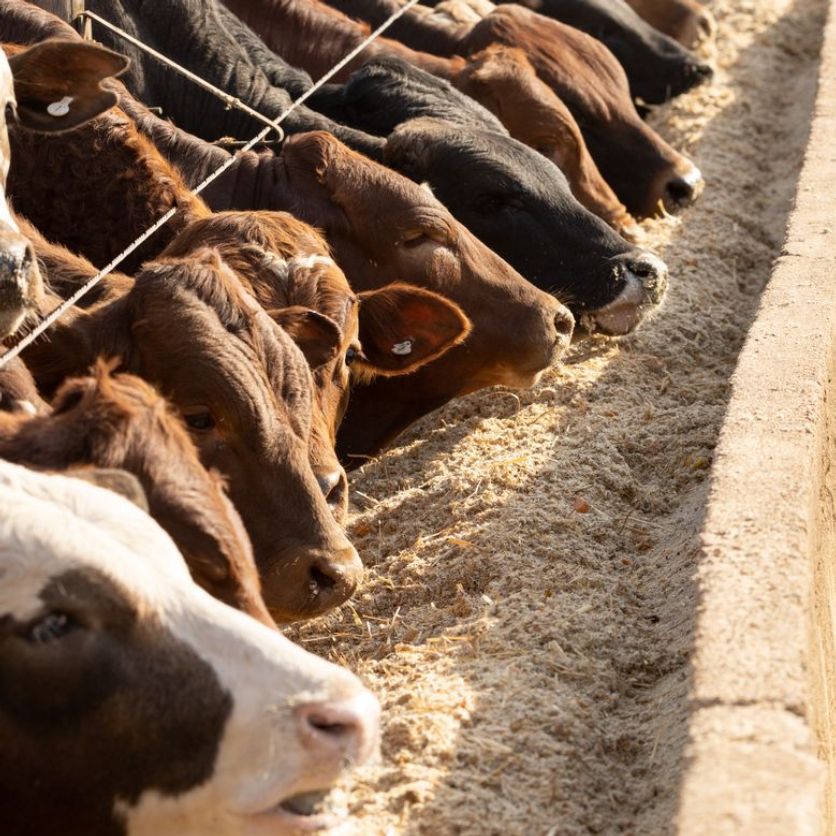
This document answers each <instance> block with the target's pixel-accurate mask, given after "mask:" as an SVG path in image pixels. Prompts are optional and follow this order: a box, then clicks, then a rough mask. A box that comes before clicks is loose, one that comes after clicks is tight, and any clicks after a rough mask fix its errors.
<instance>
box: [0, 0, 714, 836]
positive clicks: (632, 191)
mask: <svg viewBox="0 0 836 836" xmlns="http://www.w3.org/2000/svg"><path fill="white" fill-rule="evenodd" d="M499 2H500V5H494V4H493V3H491V2H489V0H441V2H436V3H433V2H432V0H430V3H429V5H415V6H412V7H411V8H409V9H407V10H406V11H405V12H404V13H403V14H402V15H401V16H399V17H398V18H397V20H396V21H395V22H394V23H393V24H392V25H391V27H390V28H389V29H388V30H387V31H386V32H385V34H383V35H382V36H380V37H378V38H376V39H375V40H374V41H373V42H372V43H371V44H370V45H368V46H367V47H366V48H365V49H364V50H363V51H362V52H361V53H360V54H359V55H358V56H357V57H356V58H355V59H354V60H353V61H352V62H351V63H349V64H348V65H347V66H345V67H344V68H342V69H341V70H340V72H339V73H338V74H337V75H336V76H335V77H334V78H333V79H332V80H331V81H330V82H329V83H327V84H323V85H321V86H316V88H315V89H312V88H314V82H313V81H312V79H316V78H319V77H320V76H321V75H323V74H324V73H325V72H326V71H328V70H330V69H331V68H332V67H333V66H334V65H336V64H337V62H338V61H340V59H342V58H343V57H344V56H345V55H346V54H348V53H349V52H350V51H351V49H353V48H354V47H356V46H357V45H358V44H360V43H361V42H362V41H363V39H364V38H366V37H367V36H368V34H369V32H370V31H371V28H372V27H376V26H378V25H380V24H381V23H383V22H384V21H386V20H387V19H388V18H390V17H391V16H392V15H393V14H394V13H395V12H397V11H398V10H399V9H400V8H401V5H400V0H87V2H86V4H85V5H86V8H87V10H89V11H90V12H92V13H94V14H95V15H98V16H100V17H101V18H103V19H105V20H107V21H110V22H111V23H113V24H115V25H116V26H117V27H119V28H120V29H122V30H124V31H125V32H127V33H129V34H130V35H131V36H133V38H135V39H137V40H138V41H141V42H142V43H144V44H146V45H148V46H150V47H152V48H153V49H155V50H157V51H159V52H160V53H162V54H164V55H166V56H168V57H169V58H171V59H173V60H174V61H176V62H177V63H178V64H180V65H181V66H182V67H184V68H186V69H187V70H189V71H191V72H192V73H194V74H196V75H198V76H200V77H201V78H203V79H205V80H207V81H209V82H211V84H213V85H215V86H216V87H218V88H221V89H222V90H223V91H225V92H226V93H227V94H229V95H230V96H233V97H235V98H236V99H238V100H240V101H241V102H243V103H244V104H246V105H248V106H249V107H250V108H252V109H253V110H255V111H258V112H259V113H260V114H262V115H263V116H265V117H268V118H269V119H275V118H277V117H278V116H279V115H280V114H282V113H283V112H284V111H286V110H287V108H288V107H289V106H290V105H291V102H293V100H295V99H297V98H298V97H299V96H301V95H303V94H308V96H307V99H306V101H305V103H304V104H303V105H300V106H298V107H295V108H294V109H293V110H292V112H290V113H289V115H287V117H286V118H285V120H284V121H283V125H282V127H283V130H284V134H285V135H282V136H280V135H279V134H278V133H276V134H275V135H272V136H270V137H268V138H267V139H266V140H265V141H264V142H263V143H261V144H260V145H259V146H257V147H256V148H255V149H254V150H251V151H246V152H240V151H239V150H238V148H239V147H240V145H241V144H243V143H241V140H247V139H249V138H250V137H252V136H254V135H255V134H257V133H258V131H259V130H260V129H261V128H262V127H263V123H262V122H260V121H259V120H258V119H256V118H255V117H254V116H253V115H251V114H249V113H247V112H246V111H244V110H241V109H239V108H236V107H229V106H228V102H225V101H223V100H221V99H219V98H217V97H216V96H215V95H213V94H212V93H211V92H209V91H207V90H206V89H204V88H202V87H199V86H196V85H195V84H194V83H193V82H192V81H190V80H189V79H187V78H184V77H183V76H181V75H179V74H177V73H176V72H174V71H173V70H172V69H171V68H169V67H167V66H165V65H164V64H162V63H160V62H159V61H158V60H157V59H156V58H155V57H154V56H153V55H151V54H149V53H147V52H145V51H143V50H141V49H139V48H138V47H136V45H135V44H133V43H132V42H130V41H129V40H126V39H124V38H123V37H122V35H121V34H119V33H118V32H115V31H112V30H110V29H108V28H106V27H104V26H102V25H100V24H98V23H97V22H96V21H95V19H94V18H91V19H90V21H91V22H88V23H87V24H86V25H87V26H88V27H89V26H92V33H93V37H94V39H95V40H94V41H91V40H85V39H82V37H81V36H80V35H79V34H78V33H77V32H76V29H74V28H73V27H72V26H71V25H70V24H69V23H67V22H65V21H64V20H62V19H61V18H59V17H57V16H54V15H53V14H51V13H50V12H48V11H46V10H45V9H43V8H41V7H40V6H41V5H45V3H40V5H38V4H35V3H30V2H26V0H0V35H2V40H3V44H4V53H5V56H6V57H3V56H2V55H1V54H0V92H2V96H3V102H2V104H3V105H4V111H3V113H4V117H3V119H2V123H0V139H1V140H2V141H0V155H2V172H3V178H2V179H3V181H4V183H3V185H4V189H5V194H4V195H2V196H0V338H2V341H3V343H2V348H0V351H2V352H5V353H8V352H9V351H10V350H11V349H12V348H13V347H14V346H15V345H16V343H17V342H18V341H20V340H21V339H22V338H23V337H24V336H25V335H26V334H27V333H28V332H29V331H30V330H31V329H32V328H33V327H35V326H37V324H38V322H39V321H41V320H42V319H43V318H45V317H46V316H48V315H49V314H50V313H51V312H52V311H53V310H54V309H55V308H56V307H57V306H58V305H60V304H62V303H63V302H64V301H65V300H67V299H69V298H70V297H71V296H73V295H74V294H75V293H76V291H78V290H79V288H81V287H82V286H84V285H85V284H86V283H87V282H89V280H90V279H91V278H92V277H94V276H96V275H97V272H98V271H99V270H100V269H101V268H103V267H105V266H106V265H108V264H109V262H111V260H113V259H114V258H115V257H116V256H118V255H119V254H120V253H121V252H122V251H123V250H124V249H125V248H126V246H127V245H128V244H130V243H131V242H133V241H134V240H135V239H137V238H138V237H139V236H140V235H141V234H142V233H143V232H144V231H145V230H146V229H147V228H148V227H150V226H151V225H152V224H153V223H154V222H155V221H157V220H158V219H159V218H160V217H161V216H163V215H164V214H165V213H166V212H168V211H169V210H176V211H175V212H174V214H173V215H172V217H171V220H170V221H169V222H168V223H167V224H166V225H165V226H163V227H162V228H161V229H160V230H159V231H158V232H156V234H154V235H153V236H151V237H149V238H148V239H147V240H145V241H144V242H143V243H142V244H141V246H139V247H138V248H137V249H136V250H135V251H134V252H133V253H131V254H130V255H129V256H128V257H127V258H125V259H124V260H122V261H121V263H119V265H118V271H119V272H117V271H115V270H114V271H112V272H110V273H109V274H108V275H106V276H104V278H102V279H101V281H99V282H98V283H97V284H95V285H93V286H92V287H91V289H90V290H89V292H87V293H85V294H84V295H83V296H81V297H80V298H78V299H76V300H75V302H74V304H73V305H72V306H71V307H69V308H68V309H67V311H66V312H65V313H64V314H63V315H62V316H61V317H60V318H59V319H58V320H57V321H56V322H55V323H54V324H53V325H52V326H51V327H50V328H49V329H48V330H46V331H45V333H44V334H43V335H42V336H40V337H39V338H38V339H36V340H34V341H33V342H32V343H31V344H29V345H27V347H26V348H25V349H24V350H23V351H22V352H21V353H20V356H7V357H5V358H4V356H3V354H0V746H1V747H2V749H1V751H0V822H2V825H0V829H2V832H3V833H4V834H9V836H45V834H52V833H59V832H60V833H62V834H63V835H64V836H67V834H69V836H74V835H75V834H78V836H99V835H100V834H101V836H111V835H114V836H115V835H116V834H148V836H161V834H172V835H173V834H178V836H180V834H191V835H192V836H211V834H244V833H246V834H268V833H270V834H274V833H275V834H279V833H294V832H297V831H304V832H308V831H314V830H321V829H327V828H329V827H331V826H332V825H333V824H334V823H335V821H336V819H335V817H334V814H333V812H332V811H331V810H330V789H331V788H332V787H333V786H334V784H335V783H336V782H337V780H338V779H339V778H340V777H341V775H342V774H343V772H344V771H345V770H346V769H347V768H348V767H350V766H352V765H357V764H360V763H362V762H363V761H365V760H366V759H367V758H369V757H370V756H371V755H372V754H373V752H374V751H375V750H376V748H377V745H378V736H379V708H378V704H377V701H376V699H375V698H374V697H373V696H372V695H371V694H370V693H369V692H368V691H367V690H365V689H364V688H363V686H362V685H361V684H360V683H359V681H358V680H357V679H356V678H355V677H354V675H353V674H351V673H349V672H347V671H345V670H343V669H341V668H339V667H338V666H336V665H333V664H331V663H329V662H326V661H324V660H322V659H319V658H317V657H315V656H313V655H311V654H309V653H307V652H306V651H303V650H302V649H301V648H299V647H297V646H295V645H293V644H292V643H291V642H290V641H289V640H287V639H286V638H285V637H283V636H282V635H281V634H280V632H279V631H278V629H277V627H276V625H277V623H278V624H281V623H288V622H291V621H295V620H299V619H306V618H311V617H314V616H318V615H321V614H323V613H325V612H327V611H329V610H331V609H332V608H334V607H336V606H338V605H339V604H341V603H343V602H345V601H346V600H347V599H348V598H349V597H350V596H351V595H352V594H353V592H354V591H355V589H356V588H357V587H358V585H359V584H362V563H361V560H360V557H359V556H358V554H357V552H356V551H355V549H354V547H353V546H352V544H351V542H350V540H349V538H348V536H347V534H346V531H345V530H344V523H345V521H346V515H347V510H348V486H347V476H346V471H347V470H349V471H350V470H351V468H353V467H356V466H358V465H359V464H362V463H363V462H364V461H366V460H367V459H368V458H369V457H371V456H374V455H375V454H376V453H378V452H379V451H380V450H381V449H383V448H384V447H385V446H386V445H388V444H390V443H391V442H392V440H393V439H394V438H396V436H397V435H398V434H399V433H400V432H402V431H403V430H404V429H405V428H406V427H408V426H409V425H410V424H412V423H413V422H414V421H416V420H417V419H418V418H419V417H421V416H423V415H425V414H427V413H429V412H431V411H433V410H435V409H437V408H438V407H440V406H441V405H443V404H445V403H446V402H448V401H450V400H451V399H452V398H456V397H459V396H461V395H463V394H466V393H468V392H473V391H475V390H477V389H481V388H484V387H489V386H495V385H505V386H511V387H528V386H531V385H533V384H534V383H535V382H536V381H537V380H538V378H539V377H540V375H541V373H542V372H543V371H544V370H545V369H547V368H549V367H550V366H552V365H553V364H555V363H558V362H559V361H560V358H561V355H562V354H563V353H564V352H565V350H566V348H567V347H568V345H569V343H570V340H571V339H572V337H573V332H574V333H575V336H576V337H577V336H580V335H582V334H589V333H592V332H598V333H603V334H605V335H611V336H613V337H617V336H619V335H624V334H627V333H630V332H631V331H633V330H634V329H635V328H636V327H638V326H639V324H640V323H641V322H642V321H643V320H644V319H645V318H647V317H648V315H650V314H651V313H652V311H653V310H654V308H655V307H657V306H658V305H659V304H660V302H661V301H662V299H663V297H664V294H665V290H666V287H667V283H668V274H667V268H666V266H665V264H664V263H663V262H662V261H661V260H660V259H659V258H658V257H657V256H656V255H654V254H652V253H651V252H648V251H647V250H645V249H642V247H641V241H642V236H643V232H642V228H641V226H640V225H639V223H638V221H640V220H641V219H642V218H646V217H648V216H651V215H653V214H656V213H658V212H662V211H668V212H675V211H676V210H678V209H679V208H681V207H684V206H687V205H688V204H689V203H691V202H692V201H693V200H695V199H696V198H697V196H698V194H699V192H700V190H701V187H702V178H701V175H700V172H699V169H698V168H697V167H696V166H695V165H694V163H693V162H691V161H690V160H689V159H687V158H686V157H685V156H683V155H682V154H680V153H678V152H677V151H676V150H674V149H673V148H671V147H670V146H669V145H668V144H667V143H666V142H665V141H664V140H663V139H662V138H661V137H660V136H659V135H657V134H656V133H655V132H654V131H653V130H652V129H651V128H650V127H649V126H648V125H647V123H646V122H645V121H643V116H644V115H646V113H647V112H648V111H649V109H650V108H651V107H652V106H653V105H656V104H660V103H662V102H665V101H667V100H668V99H669V98H671V97H672V96H676V95H678V94H680V93H682V92H684V91H686V90H688V89H690V88H692V87H693V86H695V85H697V84H699V83H701V82H702V81H704V80H706V79H707V78H709V77H710V75H711V67H710V65H708V64H706V63H705V62H704V61H703V60H701V59H700V58H699V57H697V55H696V53H695V52H693V51H692V50H693V49H695V48H696V47H697V46H698V45H699V44H700V43H701V42H702V41H705V40H706V39H709V38H711V37H712V35H713V31H714V24H713V19H712V17H711V15H710V14H709V13H708V12H707V11H706V10H704V9H702V8H701V7H700V6H698V5H697V4H696V2H695V0H627V2H624V0H520V2H519V3H517V2H513V1H511V2H507V0H499ZM117 77H118V78H117ZM221 165H227V166H228V168H227V170H226V172H225V173H224V174H223V175H222V176H221V177H219V178H218V179H217V180H215V181H214V182H213V183H212V184H211V185H210V186H209V187H208V188H207V189H206V190H205V191H204V192H203V193H202V194H201V195H199V196H198V195H196V194H195V193H194V192H193V191H192V189H194V187H195V186H196V185H197V184H198V183H200V182H201V181H203V180H204V178H205V177H206V176H207V175H209V174H210V173H212V172H213V171H214V170H215V169H217V168H218V167H219V166H221Z"/></svg>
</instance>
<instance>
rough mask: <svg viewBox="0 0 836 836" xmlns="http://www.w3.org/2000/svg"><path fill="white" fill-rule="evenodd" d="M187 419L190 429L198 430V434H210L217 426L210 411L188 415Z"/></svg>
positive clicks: (203, 410) (197, 411)
mask: <svg viewBox="0 0 836 836" xmlns="http://www.w3.org/2000/svg"><path fill="white" fill-rule="evenodd" d="M185 418H186V424H187V425H188V427H189V429H192V430H196V431H197V432H208V431H209V430H211V429H213V428H214V426H215V419H214V418H213V417H212V413H211V412H209V410H208V409H201V410H195V411H194V412H189V413H186V416H185Z"/></svg>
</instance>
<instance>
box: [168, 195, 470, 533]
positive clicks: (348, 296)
mask: <svg viewBox="0 0 836 836" xmlns="http://www.w3.org/2000/svg"><path fill="white" fill-rule="evenodd" d="M207 246H208V247H214V248H215V249H216V250H217V251H218V252H219V253H220V255H221V257H222V258H223V259H224V261H225V262H226V263H227V264H228V265H229V266H230V267H231V268H232V269H233V270H234V271H235V273H236V275H237V276H238V278H239V279H240V280H241V281H242V283H243V284H244V287H245V288H246V289H247V290H248V291H249V292H250V293H252V295H253V296H254V297H255V298H256V299H257V300H258V302H259V303H260V304H261V305H262V306H263V307H264V308H265V309H266V310H267V311H268V313H269V315H270V316H271V317H272V319H273V320H274V321H276V322H278V323H279V324H280V325H281V326H282V327H283V328H284V330H285V331H286V332H287V333H288V334H290V336H291V337H292V338H293V340H294V341H295V342H296V344H297V345H298V346H299V347H300V348H301V349H302V352H303V354H304V355H305V357H306V358H307V360H308V363H309V364H310V367H311V370H312V372H313V379H314V394H315V397H314V401H313V406H314V417H313V422H312V439H313V445H314V451H313V453H312V455H311V460H312V463H313V465H314V473H315V475H316V477H317V481H318V482H319V484H320V486H321V487H322V491H323V493H324V495H325V497H326V500H327V502H328V504H329V505H330V506H331V508H332V510H333V511H334V514H335V516H336V518H337V520H338V521H340V522H344V521H345V518H346V514H347V510H348V489H347V488H348V486H347V481H346V477H345V473H344V471H343V469H342V468H341V467H340V466H339V464H338V462H337V461H336V459H335V458H334V445H335V443H336V438H337V429H338V427H339V425H340V422H341V421H342V418H343V416H344V414H345V411H346V408H347V405H348V398H349V392H350V388H351V381H352V379H353V380H355V381H356V380H359V381H364V382H369V381H370V380H372V379H374V378H375V377H378V376H383V377H392V376H398V375H406V374H411V373H412V372H414V371H415V370H416V369H419V368H420V367H421V366H423V365H425V364H426V363H429V362H432V361H434V360H436V359H438V358H439V357H440V356H441V355H442V354H444V353H445V352H446V351H448V350H450V349H451V348H453V347H454V346H456V345H459V344H460V343H462V342H464V341H465V340H466V338H467V336H468V334H469V333H470V322H469V321H468V319H467V317H466V316H465V315H464V313H463V312H462V310H461V309H460V308H459V306H458V305H456V304H455V303H453V302H451V301H449V300H447V299H445V298H444V297H443V296H440V295H438V294H437V293H433V292H432V291H429V290H424V289H423V288H419V287H414V286H412V285H408V284H404V283H395V284H391V285H387V286H385V287H382V288H376V289H373V290H367V291H364V292H360V293H354V292H353V291H352V290H351V288H350V287H349V285H348V282H347V280H346V278H345V274H344V273H343V272H342V270H340V268H339V267H338V266H337V264H336V262H335V261H334V260H333V258H331V254H330V251H329V249H328V245H327V244H326V243H325V241H324V240H323V239H322V237H321V236H320V235H319V234H318V233H317V232H316V230H314V229H313V228H312V227H310V226H308V225H307V224H305V223H303V222H302V221H299V220H297V219H296V218H294V217H293V216H291V215H288V214H287V213H285V212H268V211H259V212H219V213H216V214H214V215H212V216H211V217H210V218H206V219H202V220H197V221H195V222H193V223H192V224H190V225H189V226H188V227H186V228H185V229H184V230H183V231H182V232H181V233H180V234H179V235H178V236H177V237H176V238H175V239H174V241H172V242H171V244H169V246H168V247H167V248H166V249H165V250H164V251H163V253H162V257H163V258H166V257H175V258H176V257H186V256H188V255H189V254H190V253H192V252H194V251H195V250H197V249H199V248H201V247H207ZM407 348H408V350H407Z"/></svg>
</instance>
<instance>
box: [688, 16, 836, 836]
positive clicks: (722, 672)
mask: <svg viewBox="0 0 836 836" xmlns="http://www.w3.org/2000/svg"><path fill="white" fill-rule="evenodd" d="M834 336H836V0H832V2H831V8H830V15H829V23H828V26H827V31H826V32H825V38H824V43H823V46H822V63H821V69H820V75H819V90H818V95H817V99H816V107H815V111H814V117H813V125H812V129H811V136H810V142H809V145H808V148H807V153H806V156H805V163H804V167H803V170H802V174H801V177H800V180H799V187H798V193H797V197H796V206H795V209H794V211H793V213H792V215H791V218H790V223H789V227H788V232H787V240H786V245H785V247H784V251H783V253H782V255H781V257H780V258H779V259H778V260H777V261H776V263H775V266H774V270H773V274H772V277H771V279H770V282H769V285H768V287H767V289H766V291H765V292H764V296H763V299H762V302H761V307H760V310H759V313H758V316H757V319H756V320H755V322H754V324H753V326H752V328H751V330H750V332H749V335H748V337H747V341H746V344H745V346H744V348H743V351H742V352H741V355H740V359H739V362H738V366H737V369H736V371H735V373H734V375H733V378H732V395H731V400H730V402H729V409H728V414H727V417H726V420H725V423H724V425H723V430H722V432H721V435H720V440H719V443H718V447H717V451H716V457H715V461H714V467H713V470H712V474H711V491H710V496H709V503H708V508H707V513H706V519H705V524H704V528H703V532H702V547H703V548H702V556H701V561H700V568H699V572H698V587H699V595H700V599H699V602H698V610H697V626H696V636H695V647H694V654H693V689H692V694H691V698H692V708H691V718H690V723H689V738H690V743H689V751H688V763H687V766H686V770H685V774H684V778H683V783H682V787H681V793H680V803H679V812H678V816H677V822H676V824H677V832H678V833H680V834H683V836H684V835H685V834H687V836H697V834H699V836H708V834H711V836H717V834H720V835H721V836H722V835H723V834H758V836H770V834H775V836H790V834H792V836H796V835H797V834H815V833H823V832H834V831H833V827H834V823H833V821H832V815H831V812H830V807H831V799H830V796H831V794H832V790H827V791H826V790H825V787H826V785H827V781H828V772H829V769H828V764H827V761H828V759H829V758H831V757H832V752H833V751H834V745H833V743H834V740H833V738H834V735H835V734H836V725H834V723H833V721H832V718H833V717H836V703H834V694H836V677H834V672H835V671H836V666H835V665H834V659H833V658H832V654H833V651H834V649H836V641H834V632H833V621H832V618H831V607H833V606H834V601H833V600H832V596H831V594H830V593H836V583H834V581H833V580H832V578H833V577H834V565H833V564H834V563H836V553H834V546H836V543H835V542H834V537H833V531H832V528H833V526H832V521H833V516H834V514H833V502H834V497H833V493H832V491H831V490H830V489H829V488H828V486H827V482H828V480H830V479H831V478H832V472H833V471H831V469H830V465H831V460H832V459H834V457H836V449H834V444H836V436H834V425H835V424H836V421H834V410H836V392H834V391H833V388H832V387H833V379H834V375H833V371H834V368H836V363H834V357H836V340H835V339H834Z"/></svg>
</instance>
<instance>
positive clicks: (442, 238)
mask: <svg viewBox="0 0 836 836" xmlns="http://www.w3.org/2000/svg"><path fill="white" fill-rule="evenodd" d="M428 241H435V242H436V243H437V244H443V245H445V246H447V245H449V244H450V233H449V232H448V231H447V230H446V229H443V228H441V227H439V228H436V227H422V228H420V229H413V230H410V231H409V232H406V233H404V235H403V237H402V238H401V240H400V242H399V244H400V246H402V247H406V248H407V249H408V248H410V247H417V246H418V245H419V244H426V243H427V242H428Z"/></svg>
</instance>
